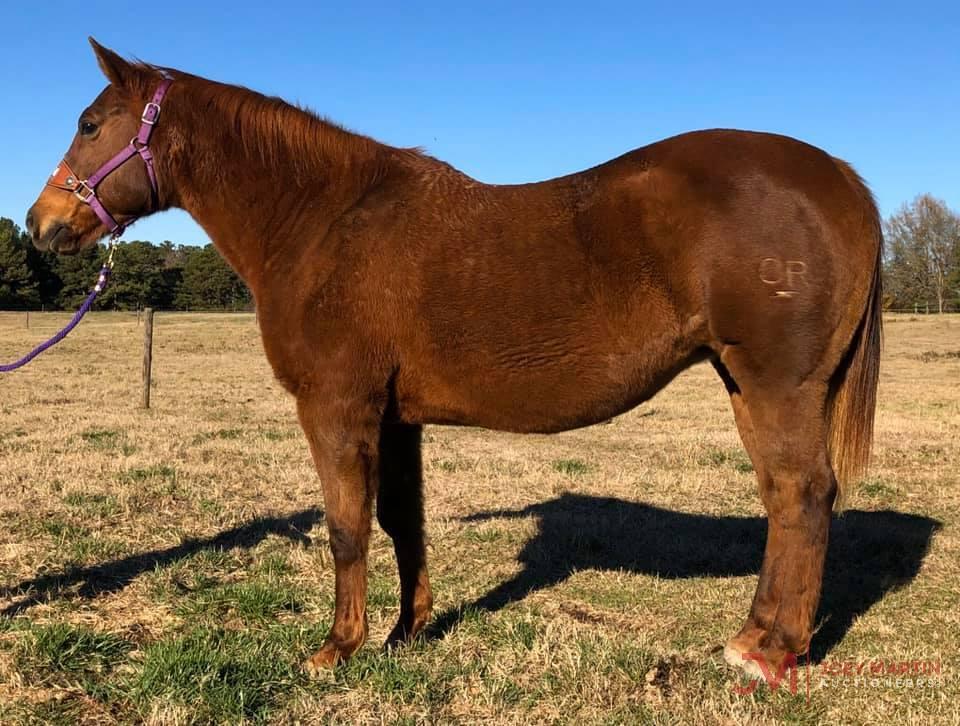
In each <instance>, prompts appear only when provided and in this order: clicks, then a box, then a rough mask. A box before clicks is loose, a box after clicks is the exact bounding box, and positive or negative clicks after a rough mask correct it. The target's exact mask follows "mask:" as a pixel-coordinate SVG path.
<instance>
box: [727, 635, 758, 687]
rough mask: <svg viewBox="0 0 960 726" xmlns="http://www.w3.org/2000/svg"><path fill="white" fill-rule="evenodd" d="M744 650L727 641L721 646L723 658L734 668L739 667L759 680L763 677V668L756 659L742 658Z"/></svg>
mask: <svg viewBox="0 0 960 726" xmlns="http://www.w3.org/2000/svg"><path fill="white" fill-rule="evenodd" d="M743 655H744V651H742V650H740V649H739V648H737V646H735V645H733V644H732V643H727V644H726V645H725V646H724V647H723V659H724V660H725V661H726V662H727V663H729V664H730V665H732V666H733V667H735V668H739V669H740V670H742V671H743V672H744V673H746V674H747V675H748V676H749V677H750V678H753V679H756V680H760V679H762V678H763V670H762V669H761V668H760V665H759V664H758V663H757V661H756V660H754V659H752V658H744V657H743Z"/></svg>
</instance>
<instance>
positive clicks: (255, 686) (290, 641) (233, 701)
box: [129, 626, 325, 723]
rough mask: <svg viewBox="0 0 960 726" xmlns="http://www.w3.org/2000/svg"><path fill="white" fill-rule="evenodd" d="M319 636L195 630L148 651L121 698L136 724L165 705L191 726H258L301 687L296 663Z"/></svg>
mask: <svg viewBox="0 0 960 726" xmlns="http://www.w3.org/2000/svg"><path fill="white" fill-rule="evenodd" d="M324 630H325V628H322V629H321V628H319V627H316V628H310V629H304V628H300V627H295V626H281V627H274V628H270V629H268V630H265V631H254V630H249V629H245V630H236V631H234V630H225V629H223V628H220V627H204V628H197V629H195V630H193V631H191V632H189V633H187V634H186V635H184V636H182V637H180V638H176V639H173V640H165V641H161V642H159V643H154V644H153V645H150V646H148V647H147V648H146V649H145V650H144V654H143V666H142V668H141V670H140V672H139V673H138V674H137V675H136V676H135V677H134V678H133V679H132V680H131V682H130V684H129V696H130V698H131V700H132V701H133V703H134V704H136V707H137V709H138V710H139V712H140V714H141V716H142V717H147V716H148V715H149V714H150V713H151V710H152V707H153V706H154V705H155V704H173V705H179V706H183V707H185V708H186V710H187V711H188V712H189V714H190V722H191V723H239V722H241V721H248V722H254V723H263V722H265V721H267V720H268V718H269V717H270V715H271V714H272V713H274V712H276V711H278V710H279V709H281V708H282V707H283V705H284V704H285V703H286V702H287V701H288V699H289V698H290V697H291V696H292V695H293V694H294V693H296V692H297V691H298V690H300V689H303V688H305V687H306V686H307V680H306V677H305V676H304V674H303V673H302V671H301V668H300V662H301V660H302V659H303V658H304V657H306V655H307V654H308V653H310V652H312V651H313V650H315V649H317V648H319V646H320V644H321V643H322V641H323V633H324Z"/></svg>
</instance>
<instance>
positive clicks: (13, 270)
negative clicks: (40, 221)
mask: <svg viewBox="0 0 960 726" xmlns="http://www.w3.org/2000/svg"><path fill="white" fill-rule="evenodd" d="M20 236H21V232H20V228H19V227H17V225H15V224H14V223H13V222H12V221H11V220H9V219H6V218H0V310H29V309H31V308H36V307H39V305H40V289H39V286H38V285H37V281H36V280H35V279H34V277H33V274H32V273H31V271H30V266H29V265H28V264H27V253H26V251H25V250H24V249H23V248H22V247H21V246H20V244H19V242H20Z"/></svg>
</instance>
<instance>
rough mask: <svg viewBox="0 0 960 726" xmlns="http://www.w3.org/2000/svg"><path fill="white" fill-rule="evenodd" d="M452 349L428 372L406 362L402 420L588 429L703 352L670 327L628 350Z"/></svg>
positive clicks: (528, 429) (401, 380) (524, 429)
mask: <svg viewBox="0 0 960 726" xmlns="http://www.w3.org/2000/svg"><path fill="white" fill-rule="evenodd" d="M620 342H621V343H625V342H628V341H625V340H621V341H620ZM449 353H450V351H448V354H447V355H444V356H443V358H442V359H441V360H439V361H436V362H437V363H438V364H439V365H436V366H431V368H430V369H421V370H404V369H403V368H402V367H401V372H400V375H399V376H398V379H397V388H396V393H397V402H398V410H399V413H400V417H401V418H402V419H403V420H406V421H409V422H411V423H413V422H416V423H435V424H455V425H464V426H481V427H483V428H489V429H496V430H500V431H514V432H521V433H553V432H557V431H565V430H568V429H573V428H578V427H582V426H589V425H591V424H595V423H599V422H601V421H605V420H607V419H609V418H611V417H613V416H616V415H618V414H621V413H623V412H625V411H628V410H629V409H631V408H633V407H634V406H636V405H638V404H639V403H641V402H643V401H645V400H647V399H648V398H650V397H651V396H653V395H654V394H655V393H656V392H657V391H659V390H660V389H661V388H662V387H663V386H664V385H666V383H667V382H669V381H670V379H672V378H673V376H675V375H676V374H677V373H678V372H679V371H680V370H682V369H683V368H685V367H687V366H688V365H690V363H691V362H693V361H694V360H696V359H697V357H698V355H697V352H696V349H695V347H694V346H692V345H690V344H689V341H687V340H683V339H681V338H678V337H677V336H676V335H675V334H673V333H672V332H671V333H666V332H665V333H663V334H662V335H660V336H657V337H656V338H654V339H648V340H647V341H645V342H644V343H643V344H641V342H640V341H639V340H636V341H634V344H632V345H629V344H628V345H627V346H626V348H625V349H624V348H623V347H621V346H606V347H601V346H595V347H592V348H591V347H589V345H588V342H587V341H582V342H581V343H580V344H579V345H578V346H576V347H568V348H566V349H564V350H558V349H552V348H551V346H550V345H547V344H545V343H543V341H541V345H539V346H530V345H525V346H522V347H520V346H510V347H505V348H503V349H501V350H498V351H493V352H486V353H485V354H483V355H480V354H476V353H475V354H474V355H470V354H469V352H467V351H462V350H461V351H457V352H456V354H454V355H449Z"/></svg>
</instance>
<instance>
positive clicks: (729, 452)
mask: <svg viewBox="0 0 960 726" xmlns="http://www.w3.org/2000/svg"><path fill="white" fill-rule="evenodd" d="M697 463H698V464H700V466H711V467H714V468H725V467H729V468H731V469H733V470H734V471H736V472H739V473H740V474H750V473H751V472H753V463H752V462H751V461H750V457H749V456H747V452H746V451H744V450H743V449H711V450H709V451H708V452H707V453H706V454H705V455H704V456H702V457H700V459H699V460H698V461H697Z"/></svg>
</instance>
